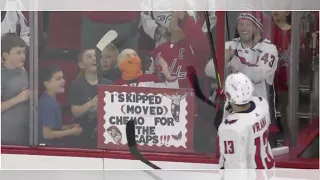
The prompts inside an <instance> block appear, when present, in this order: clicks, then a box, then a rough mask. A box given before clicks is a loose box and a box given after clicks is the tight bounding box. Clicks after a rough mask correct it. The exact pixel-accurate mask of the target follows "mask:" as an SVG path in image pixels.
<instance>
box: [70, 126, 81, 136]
mask: <svg viewBox="0 0 320 180" xmlns="http://www.w3.org/2000/svg"><path fill="white" fill-rule="evenodd" d="M71 130H72V134H73V135H74V136H79V135H80V134H81V133H82V128H81V127H80V125H77V126H75V127H73V128H71Z"/></svg>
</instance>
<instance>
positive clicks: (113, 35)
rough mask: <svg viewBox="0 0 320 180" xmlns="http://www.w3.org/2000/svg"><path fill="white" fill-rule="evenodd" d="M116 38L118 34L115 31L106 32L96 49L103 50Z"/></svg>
mask: <svg viewBox="0 0 320 180" xmlns="http://www.w3.org/2000/svg"><path fill="white" fill-rule="evenodd" d="M117 37H118V33H117V32H116V31H115V30H110V31H108V32H107V33H106V34H105V35H104V36H103V37H102V38H101V39H100V41H99V42H98V44H97V45H96V47H97V48H98V49H99V50H100V51H103V49H104V48H105V47H106V46H107V45H108V44H110V43H111V42H112V41H113V40H115V39H116V38H117Z"/></svg>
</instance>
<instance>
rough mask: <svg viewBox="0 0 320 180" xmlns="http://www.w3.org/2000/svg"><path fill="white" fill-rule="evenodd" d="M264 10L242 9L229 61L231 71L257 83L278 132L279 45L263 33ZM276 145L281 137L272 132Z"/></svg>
mask: <svg viewBox="0 0 320 180" xmlns="http://www.w3.org/2000/svg"><path fill="white" fill-rule="evenodd" d="M264 19H265V16H264V13H263V12H261V11H254V12H252V11H251V12H249V11H247V12H241V13H240V14H239V16H238V20H237V23H238V24H237V31H238V33H239V37H238V38H235V39H233V40H232V41H228V42H226V43H225V61H226V62H227V71H228V74H232V73H237V72H241V73H243V74H245V75H247V76H248V77H249V78H250V79H251V81H252V83H253V84H254V89H255V90H254V92H253V93H254V95H256V96H261V97H263V98H265V99H267V100H268V102H269V108H270V118H271V122H272V125H273V126H271V127H270V128H269V130H270V131H271V132H277V131H278V127H277V120H276V111H275V90H274V86H273V82H274V76H275V71H276V69H277V65H278V51H277V48H276V46H275V45H273V44H272V43H271V42H270V41H269V40H267V39H265V38H264V37H263V30H264V27H263V24H264V23H263V20H264ZM270 138H271V139H270V141H271V142H270V143H271V146H272V147H275V146H277V142H276V141H277V138H276V136H275V135H274V134H273V135H271V136H270Z"/></svg>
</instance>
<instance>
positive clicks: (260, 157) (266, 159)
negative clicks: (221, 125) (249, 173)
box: [223, 131, 275, 169]
mask: <svg viewBox="0 0 320 180" xmlns="http://www.w3.org/2000/svg"><path fill="white" fill-rule="evenodd" d="M223 145H224V147H223V148H224V154H225V155H226V156H227V155H232V154H236V153H237V152H235V143H234V141H232V140H227V141H223ZM241 145H243V144H241ZM243 146H245V145H243ZM249 148H250V147H249ZM252 148H254V149H255V154H254V162H255V164H256V169H271V168H273V167H274V164H275V162H274V158H273V156H272V155H271V154H270V152H269V143H268V132H267V131H265V132H264V133H263V136H259V137H256V138H255V139H254V147H252ZM238 153H241V152H238ZM245 153H249V152H245Z"/></svg>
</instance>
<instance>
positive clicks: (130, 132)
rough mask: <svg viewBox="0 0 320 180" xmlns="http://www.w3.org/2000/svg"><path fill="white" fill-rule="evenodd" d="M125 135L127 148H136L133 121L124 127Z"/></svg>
mask: <svg viewBox="0 0 320 180" xmlns="http://www.w3.org/2000/svg"><path fill="white" fill-rule="evenodd" d="M126 135H127V141H128V146H129V148H132V147H133V146H136V145H137V143H136V132H135V124H134V121H133V120H130V121H128V122H127V126H126Z"/></svg>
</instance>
